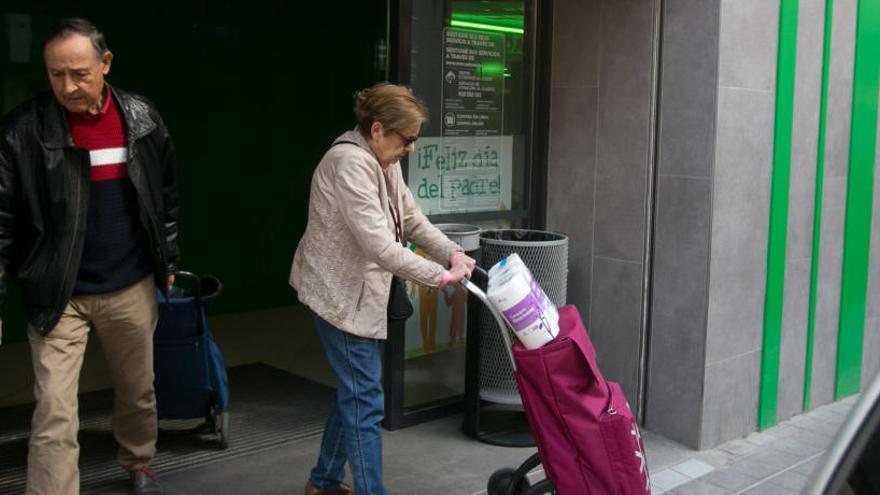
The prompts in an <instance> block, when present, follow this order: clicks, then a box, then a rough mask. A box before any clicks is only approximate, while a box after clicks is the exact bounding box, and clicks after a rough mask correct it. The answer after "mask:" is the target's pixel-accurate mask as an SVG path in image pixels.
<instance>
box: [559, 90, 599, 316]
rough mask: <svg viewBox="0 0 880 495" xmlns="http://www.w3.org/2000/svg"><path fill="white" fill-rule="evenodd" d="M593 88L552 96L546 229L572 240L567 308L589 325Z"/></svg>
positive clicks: (593, 123)
mask: <svg viewBox="0 0 880 495" xmlns="http://www.w3.org/2000/svg"><path fill="white" fill-rule="evenodd" d="M596 97H597V88H596V87H595V86H592V87H590V86H566V87H557V88H553V90H552V92H551V117H550V142H551V146H550V159H549V163H548V177H547V187H548V191H549V192H550V193H549V194H548V195H547V228H549V229H550V230H557V231H561V232H566V233H567V234H568V236H569V239H568V242H569V246H568V251H569V273H568V302H569V303H571V304H575V305H576V306H577V307H578V308H579V309H580V310H581V312H582V316H583V317H584V318H585V319H586V321H589V316H590V315H589V312H588V311H589V308H590V300H591V298H590V280H591V278H592V256H591V253H592V250H593V198H594V194H595V175H596Z"/></svg>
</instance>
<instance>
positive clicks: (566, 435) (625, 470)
mask: <svg viewBox="0 0 880 495" xmlns="http://www.w3.org/2000/svg"><path fill="white" fill-rule="evenodd" d="M513 356H514V360H515V361H516V367H517V370H516V383H517V385H518V386H519V393H520V396H521V397H522V401H523V406H524V408H525V412H526V415H527V416H528V419H529V426H530V427H531V430H532V434H533V435H534V438H535V441H536V443H537V446H538V453H539V454H540V457H541V463H542V464H543V465H544V471H545V472H546V473H547V476H548V477H549V478H550V479H551V480H553V484H554V486H555V487H556V491H557V493H558V495H645V494H650V493H651V486H650V480H649V477H648V465H647V460H646V459H645V449H644V442H643V441H642V438H641V432H640V431H639V426H638V423H637V422H636V420H635V417H634V415H633V413H632V411H631V410H630V408H629V404H628V403H627V401H626V398H625V397H624V395H623V391H622V390H621V388H620V386H619V385H618V384H617V383H614V382H608V381H606V380H605V378H603V377H602V373H601V372H600V371H599V367H598V366H597V364H596V351H595V349H594V348H593V344H592V342H590V338H589V336H588V335H587V331H586V329H585V328H584V324H583V321H582V320H581V316H580V314H579V313H578V310H577V308H575V307H574V306H570V305H569V306H564V307H562V308H559V335H558V336H557V337H556V338H555V339H554V340H553V341H552V342H550V343H548V344H546V345H544V346H543V347H540V348H538V349H531V350H529V349H526V348H524V347H523V346H522V345H521V344H519V343H517V344H515V345H514V346H513Z"/></svg>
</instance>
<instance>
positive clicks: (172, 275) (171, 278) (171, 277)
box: [167, 273, 174, 289]
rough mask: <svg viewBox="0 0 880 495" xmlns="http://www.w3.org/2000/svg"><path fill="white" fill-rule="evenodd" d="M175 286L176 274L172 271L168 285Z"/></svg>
mask: <svg viewBox="0 0 880 495" xmlns="http://www.w3.org/2000/svg"><path fill="white" fill-rule="evenodd" d="M173 286H174V274H173V273H171V274H169V275H168V285H167V287H168V288H169V289H170V288H171V287H173Z"/></svg>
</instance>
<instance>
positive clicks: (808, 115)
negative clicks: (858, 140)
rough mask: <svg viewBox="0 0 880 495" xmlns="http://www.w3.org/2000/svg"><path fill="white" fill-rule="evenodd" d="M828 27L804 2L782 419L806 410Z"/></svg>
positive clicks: (816, 7) (815, 2)
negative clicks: (816, 199)
mask: <svg viewBox="0 0 880 495" xmlns="http://www.w3.org/2000/svg"><path fill="white" fill-rule="evenodd" d="M824 25H825V1H824V0H803V1H801V2H800V5H799V7H798V37H797V61H796V64H795V88H794V94H795V101H794V114H793V116H792V143H791V169H790V177H789V186H790V190H789V202H788V204H789V209H788V238H787V240H786V264H785V289H784V302H783V312H782V335H781V337H782V338H781V353H780V359H779V388H778V390H779V395H778V397H777V418H778V419H779V420H784V419H787V418H789V417H791V416H793V415H795V414H798V413H800V412H801V411H802V410H803V395H804V394H803V392H804V372H805V368H806V366H805V357H806V340H807V317H808V312H809V303H810V301H809V299H810V269H811V265H812V244H813V216H814V215H813V213H814V205H815V202H816V201H815V198H816V150H817V146H818V130H819V101H820V97H821V91H822V43H823V36H824Z"/></svg>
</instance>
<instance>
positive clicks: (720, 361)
mask: <svg viewBox="0 0 880 495" xmlns="http://www.w3.org/2000/svg"><path fill="white" fill-rule="evenodd" d="M706 347H708V346H706ZM761 349H762V347H758V348H756V349H751V350H748V351H745V352H741V353H739V354H736V355H733V356H728V357H725V358H721V359H718V360H715V361H707V362H706V368H707V369H708V368H709V367H710V366H721V365H722V364H726V363H728V362H730V361H733V360H735V359H741V358H743V357H745V356H748V355H749V354H755V353H759V354H760V353H761ZM759 364H760V363H759ZM759 367H760V366H759ZM759 373H760V372H759Z"/></svg>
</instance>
